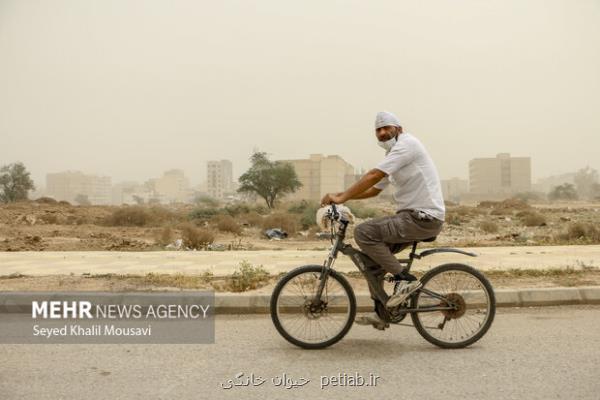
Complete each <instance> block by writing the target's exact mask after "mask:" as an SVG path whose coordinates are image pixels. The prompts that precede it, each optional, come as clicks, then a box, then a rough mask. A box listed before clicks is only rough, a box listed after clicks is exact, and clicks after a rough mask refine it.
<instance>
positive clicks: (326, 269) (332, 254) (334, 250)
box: [313, 236, 340, 305]
mask: <svg viewBox="0 0 600 400" xmlns="http://www.w3.org/2000/svg"><path fill="white" fill-rule="evenodd" d="M339 243H340V238H339V236H338V237H336V238H335V242H334V244H333V246H332V247H331V251H329V256H327V260H325V262H324V263H323V269H322V272H321V276H320V277H319V280H320V282H319V287H318V288H317V293H316V295H315V298H314V299H313V304H315V305H317V304H319V303H320V302H321V295H322V294H323V290H324V289H325V285H326V284H327V278H329V273H330V272H331V266H332V265H333V262H334V261H335V259H336V258H337V254H338V251H339V249H338V245H339Z"/></svg>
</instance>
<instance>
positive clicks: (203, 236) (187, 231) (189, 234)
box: [180, 223, 215, 250]
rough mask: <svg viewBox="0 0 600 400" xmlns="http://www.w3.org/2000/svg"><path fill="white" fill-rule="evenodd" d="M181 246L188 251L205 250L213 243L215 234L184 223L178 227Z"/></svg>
mask: <svg viewBox="0 0 600 400" xmlns="http://www.w3.org/2000/svg"><path fill="white" fill-rule="evenodd" d="M180 229H181V239H182V240H183V245H184V246H185V247H189V248H190V249H196V250H201V249H206V247H207V246H208V245H209V244H212V243H213V242H214V241H215V233H214V232H213V231H212V230H210V229H206V228H197V227H196V226H195V225H194V224H191V223H185V224H182V225H181V226H180Z"/></svg>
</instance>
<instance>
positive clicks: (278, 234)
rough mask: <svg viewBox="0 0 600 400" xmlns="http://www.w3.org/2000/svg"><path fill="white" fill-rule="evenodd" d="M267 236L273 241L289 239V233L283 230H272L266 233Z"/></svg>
mask: <svg viewBox="0 0 600 400" xmlns="http://www.w3.org/2000/svg"><path fill="white" fill-rule="evenodd" d="M265 235H266V236H267V237H268V238H269V239H271V240H281V239H285V238H287V237H288V234H287V232H285V231H284V230H283V229H281V228H271V229H267V230H266V231H265Z"/></svg>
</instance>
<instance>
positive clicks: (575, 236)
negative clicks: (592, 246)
mask: <svg viewBox="0 0 600 400" xmlns="http://www.w3.org/2000/svg"><path fill="white" fill-rule="evenodd" d="M559 238H560V239H564V240H578V241H582V242H586V243H587V242H590V243H598V242H600V229H598V228H597V227H596V226H595V225H593V224H590V223H583V222H576V223H572V224H570V225H569V227H568V228H567V231H566V232H565V233H563V234H561V235H559Z"/></svg>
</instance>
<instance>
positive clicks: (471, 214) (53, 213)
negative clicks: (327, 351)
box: [0, 201, 600, 251]
mask: <svg viewBox="0 0 600 400" xmlns="http://www.w3.org/2000/svg"><path fill="white" fill-rule="evenodd" d="M170 207H171V208H173V207H172V206H170ZM369 207H375V208H377V209H378V211H379V212H380V213H383V214H386V213H387V214H389V213H391V212H393V210H392V206H391V204H390V203H389V202H377V203H369ZM118 208H119V207H117V206H74V205H70V204H68V203H54V204H48V203H44V202H38V201H28V202H19V203H13V204H3V205H0V251H88V250H89V251H92V250H96V251H98V250H118V251H152V250H163V249H165V245H164V244H160V241H159V240H157V238H158V237H159V236H160V233H161V231H162V230H163V229H164V228H165V226H173V227H174V228H175V234H176V235H177V234H178V231H177V224H176V223H175V222H169V221H166V222H163V223H161V224H154V225H152V226H109V225H107V224H106V219H107V218H108V217H110V215H111V214H112V213H113V212H114V211H115V210H117V209H118ZM176 208H177V209H176V210H175V212H177V213H179V215H186V213H188V212H190V211H191V210H193V209H194V206H192V205H180V206H177V207H176ZM524 211H527V212H529V213H531V212H533V213H534V214H536V215H537V216H538V218H540V220H539V221H538V222H537V223H536V225H535V226H526V225H525V223H524V220H523V212H524ZM356 222H357V223H359V222H361V220H360V219H357V221H356ZM576 223H583V224H588V225H590V226H596V227H599V228H598V229H600V204H593V203H592V204H590V203H576V202H574V203H559V204H539V205H532V206H529V205H526V204H520V203H510V202H508V203H500V204H492V205H487V206H486V205H485V204H480V205H479V206H448V207H447V214H446V223H445V225H444V230H443V231H442V233H441V234H440V235H439V236H438V238H437V240H436V241H435V242H433V243H430V244H427V243H423V244H422V245H421V247H427V246H445V245H452V246H463V247H469V246H507V245H509V246H510V245H519V246H523V245H552V244H591V243H600V237H598V236H600V235H598V234H597V232H596V233H595V234H594V235H592V236H591V237H584V236H583V237H570V238H564V237H562V236H561V235H562V234H563V233H565V232H567V231H568V229H569V227H570V226H572V225H573V224H576ZM315 233H316V231H315V229H314V228H313V229H312V230H310V231H299V232H298V233H296V234H294V235H291V236H290V237H289V238H287V239H283V240H270V239H268V238H266V237H265V236H264V229H262V228H259V227H256V226H251V225H248V224H246V225H244V226H243V227H242V229H241V235H234V234H232V233H229V232H221V231H218V230H217V231H216V239H215V243H216V244H217V245H218V246H221V247H222V248H225V249H237V250H284V249H294V250H296V249H299V250H321V249H326V248H328V246H329V241H328V240H327V239H319V238H317V237H316V236H315ZM351 236H352V232H351V230H349V237H351Z"/></svg>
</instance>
